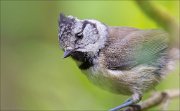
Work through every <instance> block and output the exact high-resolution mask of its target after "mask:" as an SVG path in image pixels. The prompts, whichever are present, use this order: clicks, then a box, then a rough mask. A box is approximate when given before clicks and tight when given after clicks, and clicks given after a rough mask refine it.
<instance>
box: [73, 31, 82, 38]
mask: <svg viewBox="0 0 180 111" xmlns="http://www.w3.org/2000/svg"><path fill="white" fill-rule="evenodd" d="M75 37H76V38H78V39H82V38H83V33H82V32H79V33H77V34H75Z"/></svg>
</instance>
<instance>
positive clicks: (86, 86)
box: [1, 0, 179, 110]
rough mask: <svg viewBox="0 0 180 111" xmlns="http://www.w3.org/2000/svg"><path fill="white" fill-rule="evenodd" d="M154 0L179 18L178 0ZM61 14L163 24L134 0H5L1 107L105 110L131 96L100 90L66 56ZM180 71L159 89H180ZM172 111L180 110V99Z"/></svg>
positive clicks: (140, 24) (140, 25)
mask: <svg viewBox="0 0 180 111" xmlns="http://www.w3.org/2000/svg"><path fill="white" fill-rule="evenodd" d="M153 2H154V3H155V4H157V5H158V6H159V7H161V8H162V9H163V10H166V11H168V12H169V13H170V14H171V15H173V16H174V17H176V19H177V20H179V1H178V0H172V1H167V0H166V1H153ZM60 12H62V13H64V14H66V15H73V16H76V17H78V18H80V19H84V18H93V19H97V20H100V21H102V22H104V23H106V24H107V25H111V26H131V27H137V28H141V29H151V28H158V27H159V26H157V25H156V23H154V22H153V21H152V20H151V19H149V18H148V17H147V16H145V15H144V13H143V12H142V11H141V10H140V9H139V8H138V6H137V5H136V3H135V2H134V1H1V110H107V109H109V108H112V107H115V106H117V105H119V104H120V103H122V102H123V101H124V100H126V99H127V98H128V96H123V95H116V94H112V93H109V92H107V91H104V90H101V89H99V88H97V87H96V86H94V85H92V84H91V83H90V82H89V81H88V80H87V78H86V77H85V76H84V75H83V74H82V73H81V72H80V70H79V69H78V68H77V66H76V64H75V63H74V62H73V61H72V60H71V58H68V59H62V56H63V52H62V51H61V50H60V48H59V44H58V36H57V35H58V23H57V21H58V17H59V14H60ZM177 67H178V66H177ZM178 73H179V69H178V68H176V70H175V71H173V72H172V74H170V75H168V77H167V78H166V79H165V80H164V81H162V82H161V84H160V85H158V86H157V88H156V90H158V91H160V90H165V89H169V88H179V75H178ZM149 95H150V93H147V94H145V98H147V97H148V96H149ZM153 109H156V110H157V108H153ZM169 109H171V110H179V99H178V98H177V99H175V100H173V101H172V102H171V104H170V106H169Z"/></svg>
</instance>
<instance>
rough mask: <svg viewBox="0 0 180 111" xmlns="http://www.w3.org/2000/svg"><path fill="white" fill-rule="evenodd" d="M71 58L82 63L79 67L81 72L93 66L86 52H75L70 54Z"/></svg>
mask: <svg viewBox="0 0 180 111" xmlns="http://www.w3.org/2000/svg"><path fill="white" fill-rule="evenodd" d="M71 57H72V58H73V59H75V60H77V61H80V62H82V64H81V65H80V66H79V68H80V69H81V70H86V69H89V68H90V67H92V66H93V59H92V57H90V56H88V54H87V53H86V52H79V51H76V52H73V53H72V54H71Z"/></svg>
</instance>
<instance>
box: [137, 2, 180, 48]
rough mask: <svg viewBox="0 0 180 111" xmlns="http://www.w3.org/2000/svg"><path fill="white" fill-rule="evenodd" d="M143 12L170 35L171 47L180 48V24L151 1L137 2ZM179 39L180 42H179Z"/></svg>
mask: <svg viewBox="0 0 180 111" xmlns="http://www.w3.org/2000/svg"><path fill="white" fill-rule="evenodd" d="M135 1H136V3H137V4H138V6H139V7H140V8H141V9H142V11H143V12H144V13H145V14H146V15H147V16H148V17H149V18H151V19H153V20H154V21H155V22H156V23H157V24H158V25H160V26H161V27H163V28H164V29H165V30H166V31H167V32H169V33H170V35H171V37H170V39H171V46H172V47H174V46H175V47H178V48H179V23H178V22H177V20H176V19H175V18H174V17H173V16H172V15H170V13H168V12H167V11H165V10H162V9H161V8H159V7H158V6H157V5H155V4H153V2H152V1H150V0H135ZM177 39H178V40H177Z"/></svg>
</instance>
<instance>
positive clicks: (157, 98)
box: [124, 89, 180, 111]
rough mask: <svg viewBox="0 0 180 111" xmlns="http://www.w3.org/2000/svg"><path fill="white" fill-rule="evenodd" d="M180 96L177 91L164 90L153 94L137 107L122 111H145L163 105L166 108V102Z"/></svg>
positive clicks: (179, 92)
mask: <svg viewBox="0 0 180 111" xmlns="http://www.w3.org/2000/svg"><path fill="white" fill-rule="evenodd" d="M179 96H180V91H179V89H174V90H166V91H163V92H156V93H154V94H153V95H152V96H151V97H150V98H149V99H147V100H145V101H144V102H142V103H141V104H139V105H132V106H130V107H129V108H127V109H125V110H124V111H141V110H147V109H149V108H151V107H154V106H157V105H160V104H162V103H164V105H165V106H166V105H167V104H166V103H167V101H168V100H170V99H173V98H175V97H179Z"/></svg>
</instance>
